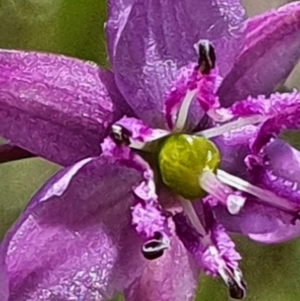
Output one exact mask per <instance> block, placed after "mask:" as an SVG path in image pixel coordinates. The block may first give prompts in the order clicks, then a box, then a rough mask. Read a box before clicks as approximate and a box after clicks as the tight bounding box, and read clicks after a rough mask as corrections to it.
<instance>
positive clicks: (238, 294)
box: [228, 283, 246, 300]
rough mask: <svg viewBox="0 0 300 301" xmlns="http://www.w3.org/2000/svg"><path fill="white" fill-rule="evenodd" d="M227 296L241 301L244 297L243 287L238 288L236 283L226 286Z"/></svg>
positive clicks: (244, 290)
mask: <svg viewBox="0 0 300 301" xmlns="http://www.w3.org/2000/svg"><path fill="white" fill-rule="evenodd" d="M228 292H229V296H230V298H232V299H235V300H243V299H244V298H245V297H246V289H245V287H239V286H238V285H237V283H231V284H230V285H229V286H228Z"/></svg>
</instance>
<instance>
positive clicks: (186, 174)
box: [158, 134, 220, 200]
mask: <svg viewBox="0 0 300 301" xmlns="http://www.w3.org/2000/svg"><path fill="white" fill-rule="evenodd" d="M219 162H220V155H219V151H218V149H217V148H216V147H215V145H214V144H213V143H212V142H210V141H209V140H207V139H205V138H203V137H198V136H193V135H185V134H178V135H177V134H176V135H172V136H170V137H168V138H167V139H166V140H165V141H164V142H163V144H162V146H161V148H160V151H159V154H158V164H159V168H160V173H161V176H162V180H163V182H164V183H165V185H166V186H167V187H169V188H170V190H172V191H173V192H174V193H176V194H178V195H180V196H182V197H184V198H185V199H188V200H195V199H197V198H199V197H201V196H203V195H204V194H205V191H204V190H203V189H202V188H201V187H200V185H199V177H200V176H201V174H202V172H203V170H211V171H213V172H215V170H216V169H217V166H218V163H219Z"/></svg>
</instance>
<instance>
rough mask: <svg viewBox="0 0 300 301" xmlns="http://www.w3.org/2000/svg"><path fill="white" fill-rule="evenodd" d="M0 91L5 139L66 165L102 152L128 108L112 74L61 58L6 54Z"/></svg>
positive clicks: (0, 57)
mask: <svg viewBox="0 0 300 301" xmlns="http://www.w3.org/2000/svg"><path fill="white" fill-rule="evenodd" d="M0 90H1V93H0V107H1V109H0V134H1V136H3V137H5V138H6V139H7V140H9V141H10V142H11V143H12V144H15V145H17V146H19V147H22V148H24V149H26V150H28V151H30V152H32V153H34V154H36V155H38V156H41V157H44V158H46V159H48V160H50V161H53V162H55V163H59V164H62V165H68V164H72V163H74V162H76V161H78V160H80V159H82V158H86V157H88V156H92V155H97V154H99V152H100V147H99V142H100V141H101V139H102V138H103V137H104V135H105V134H106V128H107V127H108V126H109V125H110V124H111V123H112V122H114V121H115V120H117V119H118V118H120V117H121V116H122V110H123V109H125V108H126V104H125V103H124V101H123V100H122V97H121V95H120V94H119V92H118V90H117V88H116V86H115V84H114V78H113V75H112V73H110V72H109V71H104V70H101V69H100V68H99V67H97V66H96V65H95V64H92V63H84V62H82V61H80V60H77V59H73V58H67V57H64V56H61V55H52V54H42V53H33V52H18V51H6V50H2V51H1V52H0ZM122 103H123V104H122Z"/></svg>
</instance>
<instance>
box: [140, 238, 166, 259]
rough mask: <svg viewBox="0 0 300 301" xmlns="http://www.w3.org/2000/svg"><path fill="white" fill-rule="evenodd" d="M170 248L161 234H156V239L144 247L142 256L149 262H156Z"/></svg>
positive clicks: (149, 241)
mask: <svg viewBox="0 0 300 301" xmlns="http://www.w3.org/2000/svg"><path fill="white" fill-rule="evenodd" d="M167 248H168V244H167V243H166V242H164V241H163V239H162V235H161V234H160V233H155V235H154V238H153V239H151V240H148V241H147V242H146V243H145V244H144V245H143V246H142V254H143V255H144V257H145V258H146V259H148V260H154V259H157V258H159V257H161V256H162V255H163V254H164V251H165V250H166V249H167Z"/></svg>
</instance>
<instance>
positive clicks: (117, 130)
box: [109, 124, 131, 146]
mask: <svg viewBox="0 0 300 301" xmlns="http://www.w3.org/2000/svg"><path fill="white" fill-rule="evenodd" d="M109 136H110V138H111V139H112V140H113V141H114V143H115V144H116V145H118V146H120V145H127V146H128V145H129V144H130V140H129V138H130V136H131V133H130V131H129V130H127V129H126V128H124V127H123V126H121V125H119V124H113V125H112V127H111V131H110V134H109Z"/></svg>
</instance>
